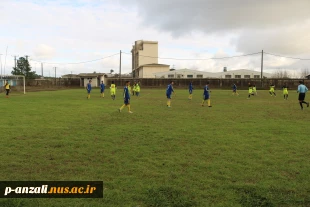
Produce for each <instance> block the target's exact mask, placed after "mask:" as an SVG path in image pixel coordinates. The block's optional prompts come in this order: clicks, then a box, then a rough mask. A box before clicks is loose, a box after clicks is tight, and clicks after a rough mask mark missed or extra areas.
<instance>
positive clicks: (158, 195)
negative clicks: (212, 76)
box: [0, 89, 310, 207]
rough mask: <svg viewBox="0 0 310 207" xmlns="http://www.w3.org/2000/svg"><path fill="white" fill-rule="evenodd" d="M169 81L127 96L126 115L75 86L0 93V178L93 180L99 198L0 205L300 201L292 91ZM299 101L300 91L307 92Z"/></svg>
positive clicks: (298, 117) (302, 141) (303, 138)
mask: <svg viewBox="0 0 310 207" xmlns="http://www.w3.org/2000/svg"><path fill="white" fill-rule="evenodd" d="M277 92H278V93H279V94H278V97H270V95H269V94H268V91H258V96H257V97H251V99H250V100H247V99H246V98H247V91H239V93H240V96H238V97H237V96H231V92H230V91H222V90H213V91H212V94H211V103H212V105H213V107H212V108H208V107H201V105H200V103H201V96H202V91H201V90H195V91H194V95H193V100H192V101H189V100H188V99H187V96H188V94H187V91H185V90H176V96H174V97H173V99H172V108H167V107H166V99H165V91H164V90H155V89H154V90H143V89H142V91H141V97H140V98H137V97H132V100H131V105H132V111H133V112H134V113H133V114H129V113H127V108H125V109H124V110H123V111H122V112H121V113H119V112H118V111H117V109H118V108H119V107H120V106H121V105H122V99H121V91H120V90H119V91H118V92H117V97H116V100H115V101H112V100H111V98H110V97H109V92H108V91H106V97H105V98H100V97H99V91H98V89H95V90H93V91H92V96H91V99H90V100H87V99H86V94H85V90H82V89H75V90H64V91H52V92H32V93H31V92H29V93H27V94H26V95H22V94H12V95H11V97H10V98H9V99H6V98H4V94H2V97H1V99H0V110H1V125H0V131H1V139H0V146H1V154H0V160H1V162H0V168H1V171H0V176H1V179H2V180H32V181H35V180H51V181H53V180H56V181H57V180H72V181H75V180H81V181H83V180H102V181H104V198H103V199H1V200H0V206H7V207H11V206H12V207H13V206H81V207H82V206H89V207H93V206H140V207H144V206H146V207H148V206H163V207H169V206H171V207H172V206H173V207H179V206H184V207H190V206H310V178H309V174H310V162H309V158H310V141H309V137H310V136H309V115H310V108H305V110H304V111H301V110H300V108H299V105H298V101H297V94H296V92H295V91H294V92H293V91H290V92H289V93H290V94H289V100H288V101H284V100H283V98H282V93H281V94H280V92H279V91H277ZM308 100H309V97H308Z"/></svg>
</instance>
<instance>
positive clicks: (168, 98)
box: [166, 81, 174, 107]
mask: <svg viewBox="0 0 310 207" xmlns="http://www.w3.org/2000/svg"><path fill="white" fill-rule="evenodd" d="M173 84H174V82H173V81H170V84H169V85H168V87H167V90H166V96H167V106H168V107H171V95H172V93H174V90H173Z"/></svg>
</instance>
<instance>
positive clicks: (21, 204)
mask: <svg viewBox="0 0 310 207" xmlns="http://www.w3.org/2000/svg"><path fill="white" fill-rule="evenodd" d="M0 206H1V207H26V206H29V207H30V206H32V207H35V206H39V204H38V202H36V201H34V200H33V199H4V200H0Z"/></svg>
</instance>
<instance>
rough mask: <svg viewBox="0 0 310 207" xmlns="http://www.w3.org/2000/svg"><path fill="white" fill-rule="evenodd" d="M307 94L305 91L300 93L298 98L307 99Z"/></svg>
mask: <svg viewBox="0 0 310 207" xmlns="http://www.w3.org/2000/svg"><path fill="white" fill-rule="evenodd" d="M305 96H306V94H305V93H300V94H299V96H298V100H299V101H304V100H305Z"/></svg>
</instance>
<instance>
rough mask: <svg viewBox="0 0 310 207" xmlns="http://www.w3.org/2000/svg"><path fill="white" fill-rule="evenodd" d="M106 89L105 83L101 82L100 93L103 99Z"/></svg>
mask: <svg viewBox="0 0 310 207" xmlns="http://www.w3.org/2000/svg"><path fill="white" fill-rule="evenodd" d="M104 89H105V85H104V83H103V81H101V84H100V93H101V97H102V98H104Z"/></svg>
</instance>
